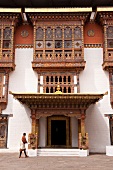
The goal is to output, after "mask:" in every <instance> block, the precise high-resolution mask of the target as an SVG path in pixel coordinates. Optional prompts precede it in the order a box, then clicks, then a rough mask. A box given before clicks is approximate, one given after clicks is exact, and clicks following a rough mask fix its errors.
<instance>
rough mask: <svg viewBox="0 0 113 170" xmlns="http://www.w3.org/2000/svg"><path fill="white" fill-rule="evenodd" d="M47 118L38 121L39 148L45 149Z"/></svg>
mask: <svg viewBox="0 0 113 170" xmlns="http://www.w3.org/2000/svg"><path fill="white" fill-rule="evenodd" d="M46 123H47V118H45V117H41V118H40V119H39V129H40V133H39V147H45V146H46V138H47V136H46V134H47V124H46Z"/></svg>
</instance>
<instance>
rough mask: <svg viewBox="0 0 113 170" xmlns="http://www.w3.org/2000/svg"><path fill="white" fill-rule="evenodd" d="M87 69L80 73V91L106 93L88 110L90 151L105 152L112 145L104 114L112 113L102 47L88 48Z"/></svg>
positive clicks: (86, 50)
mask: <svg viewBox="0 0 113 170" xmlns="http://www.w3.org/2000/svg"><path fill="white" fill-rule="evenodd" d="M84 58H85V61H86V67H85V70H84V71H82V72H81V74H80V92H82V93H83V92H93V93H95V92H96V93H97V92H98V93H105V92H106V91H108V95H105V96H104V97H103V99H101V100H100V101H99V102H97V103H96V104H94V105H91V106H90V107H89V108H88V109H87V112H86V115H87V116H86V132H88V134H89V150H90V152H100V153H105V151H106V145H110V132H109V120H108V118H107V117H105V116H104V114H106V113H109V112H110V113H111V112H113V111H112V108H111V105H110V91H109V75H108V72H106V71H104V70H103V69H102V63H103V50H102V49H101V48H96V49H95V48H86V49H85V50H84Z"/></svg>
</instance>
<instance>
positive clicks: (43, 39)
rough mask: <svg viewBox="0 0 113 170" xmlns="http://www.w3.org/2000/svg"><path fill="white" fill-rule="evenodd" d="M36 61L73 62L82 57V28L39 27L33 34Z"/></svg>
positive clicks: (62, 26)
mask: <svg viewBox="0 0 113 170" xmlns="http://www.w3.org/2000/svg"><path fill="white" fill-rule="evenodd" d="M35 37H36V39H35V59H36V60H40V59H41V60H42V59H44V60H50V61H52V60H74V59H76V58H81V57H82V39H83V36H82V28H81V26H73V25H66V24H62V25H59V24H58V25H49V24H48V25H46V24H45V26H43V25H40V26H37V27H36V34H35Z"/></svg>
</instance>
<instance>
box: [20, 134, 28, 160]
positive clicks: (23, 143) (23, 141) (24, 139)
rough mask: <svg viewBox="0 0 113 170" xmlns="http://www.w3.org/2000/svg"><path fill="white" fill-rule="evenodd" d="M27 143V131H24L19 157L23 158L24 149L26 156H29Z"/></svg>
mask: <svg viewBox="0 0 113 170" xmlns="http://www.w3.org/2000/svg"><path fill="white" fill-rule="evenodd" d="M26 143H27V140H26V133H23V136H22V138H21V141H20V154H19V158H21V155H22V151H24V154H25V158H27V157H28V156H27V154H26V147H25V144H26Z"/></svg>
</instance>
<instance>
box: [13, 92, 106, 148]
mask: <svg viewBox="0 0 113 170" xmlns="http://www.w3.org/2000/svg"><path fill="white" fill-rule="evenodd" d="M11 94H12V95H13V96H14V97H15V99H18V100H19V101H20V102H21V103H23V104H26V105H27V106H28V107H29V108H30V109H31V119H32V128H31V133H30V134H29V143H30V144H29V149H39V148H41V146H40V140H41V138H42V136H43V133H41V131H42V125H41V124H40V121H41V118H45V120H46V121H45V145H44V146H43V148H44V147H45V148H68V149H69V148H74V147H73V145H72V141H73V140H72V139H73V136H74V138H76V140H77V148H79V149H88V148H89V144H88V133H87V132H86V131H85V118H86V116H87V115H86V110H87V108H88V107H89V106H90V105H91V104H95V102H98V101H99V100H100V99H102V98H103V96H104V95H105V94H98V93H97V94H86V93H84V94H81V93H76V94H74V93H65V94H64V93H52V94H51V93H49V94H47V93H42V94H41V93H33V94H31V93H30V94H29V93H11ZM73 118H76V120H77V128H75V129H74V128H73V126H72V121H70V120H72V119H73ZM73 120H74V119H73ZM74 130H75V131H74ZM73 134H74V135H73Z"/></svg>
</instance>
